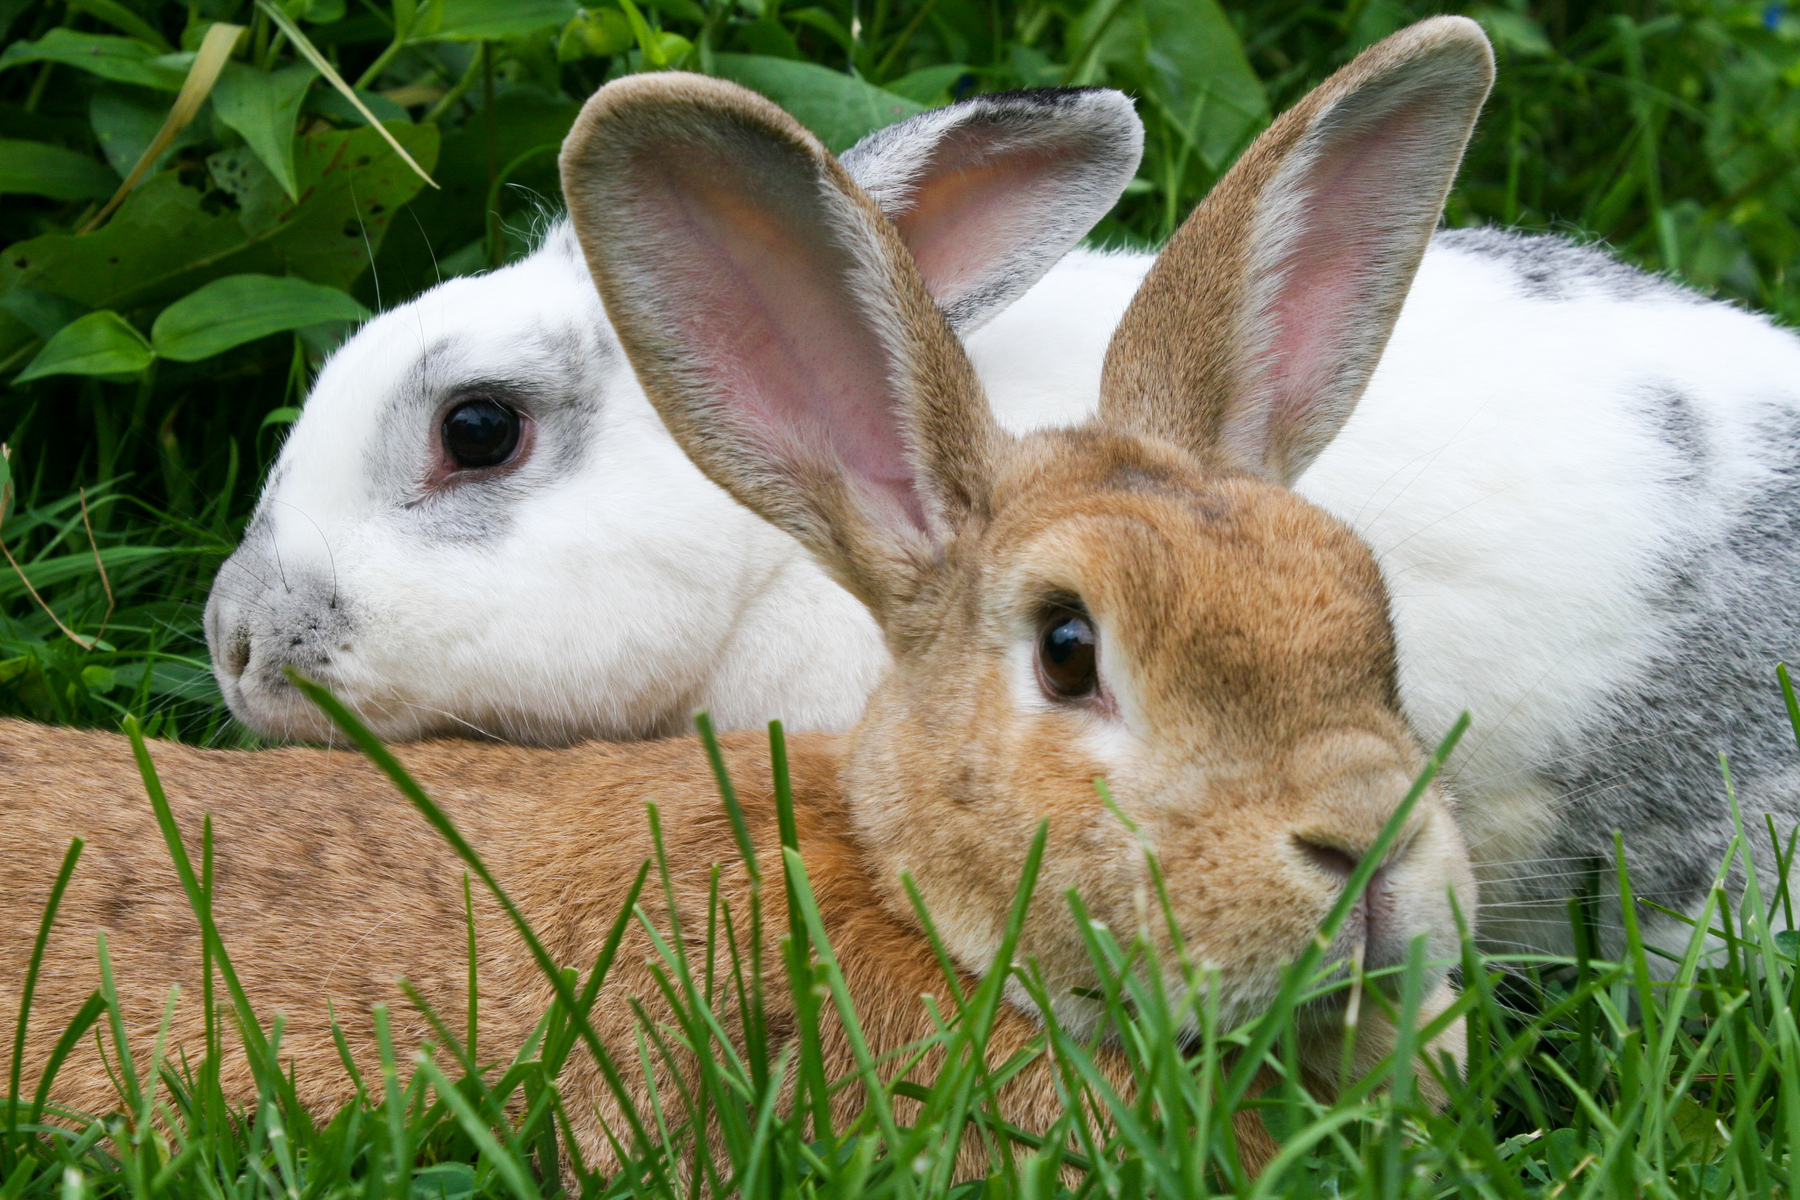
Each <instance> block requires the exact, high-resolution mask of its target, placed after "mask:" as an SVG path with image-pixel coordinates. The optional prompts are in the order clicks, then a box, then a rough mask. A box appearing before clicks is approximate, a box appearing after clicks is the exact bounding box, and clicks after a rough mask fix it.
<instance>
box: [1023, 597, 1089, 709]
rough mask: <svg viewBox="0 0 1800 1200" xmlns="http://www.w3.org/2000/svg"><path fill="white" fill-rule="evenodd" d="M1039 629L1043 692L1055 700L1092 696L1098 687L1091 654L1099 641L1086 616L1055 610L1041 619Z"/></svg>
mask: <svg viewBox="0 0 1800 1200" xmlns="http://www.w3.org/2000/svg"><path fill="white" fill-rule="evenodd" d="M1039 628H1040V632H1039V634H1038V653H1037V661H1038V678H1039V679H1040V680H1041V681H1042V682H1043V685H1044V690H1045V691H1047V692H1049V693H1050V694H1051V695H1052V696H1053V697H1055V698H1057V699H1059V700H1079V699H1081V698H1083V697H1086V696H1091V695H1093V694H1094V693H1095V691H1096V690H1098V688H1099V686H1100V673H1099V662H1098V659H1097V657H1096V654H1095V651H1096V650H1097V648H1098V646H1099V642H1100V638H1099V635H1098V634H1096V633H1095V632H1094V623H1093V622H1092V621H1090V620H1089V619H1088V615H1087V614H1086V613H1084V612H1081V611H1079V610H1076V609H1071V608H1057V609H1055V610H1053V611H1052V612H1050V613H1048V614H1047V615H1046V616H1045V617H1044V620H1043V623H1042V624H1041V625H1040V627H1039Z"/></svg>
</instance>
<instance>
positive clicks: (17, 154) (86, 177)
mask: <svg viewBox="0 0 1800 1200" xmlns="http://www.w3.org/2000/svg"><path fill="white" fill-rule="evenodd" d="M118 186H119V177H118V176H117V175H115V174H114V173H113V172H111V171H109V170H107V169H106V167H105V165H104V164H102V163H97V162H95V161H94V160H93V159H91V158H89V157H88V156H87V155H85V154H77V153H75V151H73V150H65V149H63V148H62V147H61V146H52V145H49V144H48V143H45V142H22V141H15V140H13V139H11V138H0V195H25V196H48V197H50V198H51V199H52V200H104V199H106V198H107V197H108V196H110V195H112V194H113V189H114V188H116V187H118Z"/></svg>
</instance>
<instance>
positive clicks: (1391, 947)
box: [1294, 837, 1408, 970]
mask: <svg viewBox="0 0 1800 1200" xmlns="http://www.w3.org/2000/svg"><path fill="white" fill-rule="evenodd" d="M1294 842H1295V844H1296V845H1298V846H1299V848H1300V851H1301V853H1302V854H1304V855H1305V856H1306V859H1307V861H1308V862H1309V863H1311V864H1312V866H1313V867H1315V868H1316V869H1317V870H1319V871H1320V872H1321V873H1323V874H1325V875H1328V876H1330V877H1332V878H1333V879H1335V880H1336V881H1337V883H1338V886H1339V887H1342V886H1343V885H1344V884H1346V883H1348V882H1349V881H1350V875H1351V872H1353V871H1355V870H1356V865H1357V863H1359V862H1361V861H1362V856H1361V855H1360V854H1356V853H1354V852H1352V851H1349V850H1345V849H1343V848H1342V847H1341V846H1329V845H1325V844H1323V843H1321V842H1315V841H1312V840H1310V839H1308V838H1303V837H1295V839H1294ZM1405 855H1406V849H1405V847H1401V848H1400V849H1399V850H1397V851H1396V852H1394V853H1393V854H1391V855H1390V856H1389V858H1388V861H1387V862H1385V863H1383V864H1382V865H1381V866H1380V867H1379V868H1377V870H1376V871H1375V874H1374V875H1372V876H1370V877H1369V882H1368V884H1367V886H1365V887H1364V888H1363V890H1362V894H1361V895H1359V896H1358V897H1357V898H1356V903H1355V905H1354V906H1353V907H1352V908H1351V910H1350V915H1349V916H1348V917H1347V918H1346V919H1345V921H1344V925H1343V929H1342V931H1341V936H1343V937H1344V938H1346V939H1347V940H1348V941H1350V942H1352V943H1354V942H1357V941H1360V942H1362V944H1363V966H1364V967H1365V968H1366V969H1369V970H1375V969H1378V968H1386V967H1397V966H1400V965H1401V964H1402V963H1404V962H1405V961H1406V943H1407V940H1408V939H1407V931H1406V929H1405V928H1404V923H1403V922H1402V921H1400V920H1399V919H1398V916H1397V914H1396V912H1395V904H1394V881H1393V874H1392V872H1393V869H1394V867H1395V866H1396V865H1397V864H1398V863H1399V861H1400V860H1401V859H1402V858H1404V857H1405Z"/></svg>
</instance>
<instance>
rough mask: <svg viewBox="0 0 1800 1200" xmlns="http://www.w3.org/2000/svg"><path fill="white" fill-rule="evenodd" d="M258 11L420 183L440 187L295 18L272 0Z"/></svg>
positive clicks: (260, 4) (263, 0)
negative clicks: (410, 170) (337, 92)
mask: <svg viewBox="0 0 1800 1200" xmlns="http://www.w3.org/2000/svg"><path fill="white" fill-rule="evenodd" d="M256 7H257V8H258V9H259V10H261V11H262V12H263V13H265V14H267V16H268V18H269V20H271V21H273V22H274V23H275V27H276V28H277V29H279V30H281V32H282V33H285V34H286V35H287V39H288V41H290V42H292V43H293V44H294V49H296V50H298V51H299V52H300V55H301V57H303V58H305V59H306V61H307V62H309V63H311V64H312V65H313V66H314V67H315V68H317V69H318V72H319V74H321V75H323V76H324V77H325V78H326V79H327V80H329V81H330V83H331V86H332V87H334V88H336V89H337V90H338V91H339V92H341V93H343V96H344V99H346V100H348V101H349V102H350V103H351V105H352V106H354V107H355V109H356V111H357V112H359V113H361V114H362V117H363V120H365V121H367V122H368V123H369V124H370V125H371V126H373V127H374V129H375V131H376V132H377V133H379V134H381V136H382V139H383V140H384V141H386V142H387V144H388V145H390V146H392V147H393V148H394V153H395V154H398V155H399V156H400V157H401V159H402V160H403V161H404V162H405V163H406V165H407V166H409V167H411V168H412V169H413V171H414V172H416V173H417V174H418V176H419V178H420V179H423V180H424V181H425V182H426V183H427V184H429V185H430V186H432V187H436V186H437V181H436V180H434V179H433V178H432V177H431V176H430V175H428V174H427V173H426V171H425V168H424V167H421V166H420V165H419V164H418V163H417V162H415V161H414V160H413V156H412V155H410V154H408V153H407V152H406V147H404V146H402V145H401V144H400V143H399V142H398V141H396V140H395V138H394V135H393V134H391V133H389V132H388V130H387V126H385V125H383V124H382V123H381V122H380V121H378V120H376V119H375V114H374V113H372V112H370V111H369V107H368V105H366V104H364V103H363V102H362V98H361V97H360V96H358V95H357V94H356V89H355V88H353V87H351V86H350V85H349V84H348V83H346V82H345V81H344V77H343V76H342V75H339V74H338V72H337V68H336V67H334V66H332V65H331V63H330V61H329V60H327V59H326V57H325V56H324V55H323V54H320V53H319V49H318V47H317V46H314V45H313V44H312V42H311V41H310V40H309V39H308V38H307V36H306V35H305V34H304V33H302V32H300V27H299V26H298V25H296V24H294V21H293V18H292V17H289V16H288V15H287V14H286V13H284V12H282V11H281V9H280V7H279V6H277V5H274V4H270V3H269V0H256Z"/></svg>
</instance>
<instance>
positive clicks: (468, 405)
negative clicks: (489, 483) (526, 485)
mask: <svg viewBox="0 0 1800 1200" xmlns="http://www.w3.org/2000/svg"><path fill="white" fill-rule="evenodd" d="M519 430H520V421H519V414H518V413H516V412H514V411H513V410H512V409H510V408H508V407H507V406H506V405H504V404H502V403H500V402H499V401H498V400H490V399H488V398H487V397H486V396H478V397H476V398H475V399H473V400H465V401H463V402H462V403H461V404H458V405H457V406H456V407H455V408H453V409H451V410H450V411H449V412H447V413H445V414H444V425H443V438H444V452H445V453H446V454H448V455H449V456H450V461H451V462H453V463H455V464H456V465H457V466H458V467H459V468H461V469H463V470H475V469H478V468H481V467H497V466H499V465H500V464H501V463H503V462H505V461H506V460H507V459H509V458H511V457H512V456H513V451H515V450H517V449H518V448H519Z"/></svg>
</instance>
